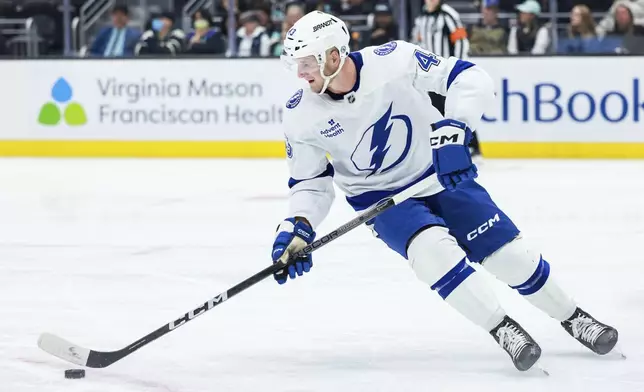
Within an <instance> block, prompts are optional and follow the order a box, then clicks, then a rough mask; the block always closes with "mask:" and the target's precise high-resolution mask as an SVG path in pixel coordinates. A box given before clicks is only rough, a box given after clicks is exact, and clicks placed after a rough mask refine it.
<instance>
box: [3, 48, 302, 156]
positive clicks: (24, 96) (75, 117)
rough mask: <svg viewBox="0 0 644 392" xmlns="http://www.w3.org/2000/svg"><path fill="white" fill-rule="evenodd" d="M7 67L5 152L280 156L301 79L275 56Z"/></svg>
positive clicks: (10, 63) (7, 63) (44, 62)
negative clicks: (290, 105)
mask: <svg viewBox="0 0 644 392" xmlns="http://www.w3.org/2000/svg"><path fill="white" fill-rule="evenodd" d="M276 65H278V66H276ZM0 72H1V74H2V75H6V76H10V77H8V78H7V79H6V80H5V83H4V84H5V85H4V86H3V88H2V91H0V103H1V106H0V114H1V115H2V118H3V119H4V120H3V126H2V127H1V128H0V154H3V155H23V154H26V155H60V156H66V155H87V156H94V155H99V156H281V155H283V151H284V143H283V142H278V141H280V140H282V139H283V132H282V130H281V124H282V116H283V111H284V110H285V109H286V107H285V105H284V104H285V102H286V101H287V100H288V98H289V97H290V96H291V95H292V94H293V92H294V91H296V89H297V88H298V87H299V86H300V83H299V81H298V80H297V79H296V78H289V77H288V76H290V75H288V74H287V72H286V70H284V69H283V68H282V67H280V66H279V62H276V61H271V60H244V61H235V60H215V59H182V60H177V59H168V60H158V59H154V60H152V59H137V60H130V59H128V60H89V59H84V60H80V59H79V60H33V61H5V62H0Z"/></svg>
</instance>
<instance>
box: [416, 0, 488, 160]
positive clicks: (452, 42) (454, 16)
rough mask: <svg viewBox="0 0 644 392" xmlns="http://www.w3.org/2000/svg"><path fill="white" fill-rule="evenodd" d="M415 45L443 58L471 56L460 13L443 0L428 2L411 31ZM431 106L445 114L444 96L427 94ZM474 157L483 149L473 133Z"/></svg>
mask: <svg viewBox="0 0 644 392" xmlns="http://www.w3.org/2000/svg"><path fill="white" fill-rule="evenodd" d="M411 40H412V42H413V43H415V44H417V45H419V46H420V47H422V48H423V49H426V50H427V51H429V52H432V53H435V54H437V55H439V56H441V57H445V58H448V57H451V56H454V57H458V58H461V59H464V58H466V57H467V56H468V52H469V50H470V43H469V41H468V40H467V30H466V29H465V26H463V24H462V23H461V18H460V17H459V15H458V12H456V10H455V9H454V8H452V7H450V6H449V5H447V4H443V3H442V0H425V6H424V7H423V13H422V14H421V15H420V16H418V17H417V18H416V21H415V23H414V30H413V31H412V39H411ZM428 94H429V97H430V98H431V100H432V105H433V106H434V107H436V109H438V111H439V112H440V113H441V114H442V115H443V116H444V115H445V97H444V96H442V95H439V94H436V93H434V92H428ZM470 151H471V153H472V156H477V155H481V149H480V146H479V141H478V137H477V132H474V134H473V139H472V142H471V143H470Z"/></svg>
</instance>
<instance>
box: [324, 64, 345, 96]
mask: <svg viewBox="0 0 644 392" xmlns="http://www.w3.org/2000/svg"><path fill="white" fill-rule="evenodd" d="M345 59H346V56H345V57H341V58H340V65H338V69H337V70H336V71H335V72H334V73H332V74H331V75H329V76H326V75H325V74H324V65H325V64H326V61H325V62H324V63H322V64H321V65H320V75H322V78H323V79H324V85H322V90H321V91H320V93H319V94H320V95H322V94H324V92H325V91H326V89H327V87H329V83H331V80H333V78H335V77H336V76H338V74H339V73H340V70H341V69H342V66H343V65H344V60H345Z"/></svg>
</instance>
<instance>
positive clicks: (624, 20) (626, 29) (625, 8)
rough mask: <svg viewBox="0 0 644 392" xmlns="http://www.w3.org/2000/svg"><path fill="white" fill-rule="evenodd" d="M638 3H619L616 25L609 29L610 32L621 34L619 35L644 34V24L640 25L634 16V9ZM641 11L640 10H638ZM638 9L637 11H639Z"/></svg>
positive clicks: (616, 9)
mask: <svg viewBox="0 0 644 392" xmlns="http://www.w3.org/2000/svg"><path fill="white" fill-rule="evenodd" d="M637 7H639V6H637V5H636V4H633V3H630V2H624V3H621V4H619V5H618V6H617V7H616V8H615V23H614V25H615V27H614V28H613V30H612V31H609V32H608V33H609V34H612V35H619V36H629V35H630V36H633V35H634V36H642V35H644V26H638V25H636V24H635V21H634V18H633V14H634V12H633V10H634V9H637ZM637 11H639V10H637ZM637 11H636V12H637Z"/></svg>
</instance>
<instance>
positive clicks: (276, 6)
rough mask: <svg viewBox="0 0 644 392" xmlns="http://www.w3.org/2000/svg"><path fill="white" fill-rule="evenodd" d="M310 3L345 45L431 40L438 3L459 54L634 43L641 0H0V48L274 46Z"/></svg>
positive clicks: (643, 41) (617, 47) (623, 48)
mask: <svg viewBox="0 0 644 392" xmlns="http://www.w3.org/2000/svg"><path fill="white" fill-rule="evenodd" d="M231 4H232V5H233V7H234V8H233V9H231V8H230V5H231ZM312 10H322V11H325V12H329V13H332V14H335V15H337V16H340V17H341V18H343V19H344V20H345V21H347V23H348V25H349V26H350V29H351V38H352V41H351V46H352V49H354V50H356V49H360V48H362V47H365V46H369V45H379V44H383V43H385V42H388V41H390V40H395V39H405V40H410V41H412V42H416V43H418V44H419V45H421V46H425V47H428V49H430V50H432V49H433V48H432V45H431V42H429V41H431V40H434V38H432V37H434V36H435V34H442V33H441V32H440V31H438V32H437V31H436V30H437V29H438V30H440V29H441V28H442V27H441V26H442V25H440V24H439V23H438V22H436V21H437V20H438V19H436V15H439V14H441V13H442V14H444V15H446V16H448V17H449V21H451V22H450V23H453V24H455V25H456V28H455V29H452V30H449V31H447V32H446V33H445V34H446V35H445V40H446V41H445V42H447V43H450V42H451V44H454V43H461V44H462V45H460V46H459V48H460V52H458V54H457V55H459V56H462V57H466V56H469V55H505V54H507V55H517V54H524V55H525V54H532V55H539V54H578V53H613V54H643V53H644V0H633V1H629V0H616V1H613V0H525V1H522V2H517V0H483V2H481V0H390V1H382V0H376V1H368V0H326V1H321V0H301V1H292V0H288V1H284V0H281V1H280V0H202V1H198V0H129V1H115V0H0V56H9V57H43V56H74V57H133V56H195V55H210V56H236V57H251V56H264V57H266V56H279V54H280V52H281V42H282V40H283V37H284V34H285V32H286V31H288V29H289V28H290V27H291V26H292V25H293V23H295V22H296V21H297V20H298V19H299V18H301V17H302V16H303V15H304V14H306V13H307V12H309V11H312ZM231 17H233V19H232V20H231ZM428 21H430V22H431V23H428ZM429 30H431V31H429ZM427 37H430V38H427ZM439 40H440V36H439ZM452 47H453V46H452ZM450 53H453V50H452V52H450Z"/></svg>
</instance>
